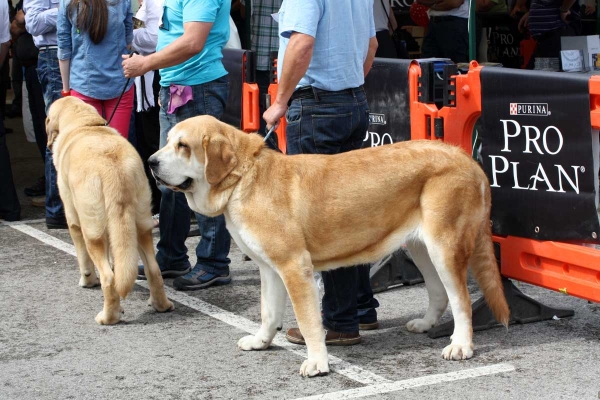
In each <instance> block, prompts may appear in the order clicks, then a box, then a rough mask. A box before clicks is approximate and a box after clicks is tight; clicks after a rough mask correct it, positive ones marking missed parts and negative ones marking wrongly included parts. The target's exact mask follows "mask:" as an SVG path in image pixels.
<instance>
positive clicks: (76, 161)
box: [46, 97, 173, 325]
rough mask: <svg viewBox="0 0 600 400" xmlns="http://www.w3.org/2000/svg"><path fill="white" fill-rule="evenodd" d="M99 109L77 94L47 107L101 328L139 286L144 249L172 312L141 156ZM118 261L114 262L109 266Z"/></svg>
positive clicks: (154, 288)
mask: <svg viewBox="0 0 600 400" xmlns="http://www.w3.org/2000/svg"><path fill="white" fill-rule="evenodd" d="M105 122H106V121H105V120H104V119H103V118H102V117H101V116H100V115H98V113H97V112H96V110H95V109H94V107H92V106H91V105H89V104H86V103H84V102H83V101H82V100H79V99H77V98H75V97H66V98H63V99H60V100H57V101H55V102H54V103H53V104H52V106H51V107H50V110H49V112H48V118H47V119H46V132H47V133H48V148H49V149H51V150H52V153H53V155H54V166H55V167H56V171H57V181H58V182H57V183H58V189H59V192H60V197H61V199H62V201H63V204H64V207H65V214H66V217H67V224H68V226H69V232H70V233H71V238H72V239H73V242H74V244H75V248H76V250H77V260H78V262H79V270H80V272H81V279H80V281H79V285H80V286H82V287H93V286H97V285H98V277H97V276H96V272H95V270H94V265H96V267H97V268H98V272H99V273H100V283H101V285H102V292H103V294H104V309H103V310H102V311H101V312H100V313H99V314H98V315H97V316H96V322H97V323H99V324H101V325H110V324H116V323H117V322H119V320H120V318H121V313H122V312H123V310H122V308H121V306H120V298H121V297H122V298H125V297H126V296H127V294H128V293H129V292H130V291H131V289H132V288H133V285H134V283H135V279H136V276H137V271H138V254H139V256H141V258H142V261H143V263H144V271H145V274H146V276H147V277H148V285H149V286H150V300H149V304H151V305H152V306H153V307H154V309H155V310H156V311H159V312H164V311H169V310H172V309H173V303H172V302H171V301H169V299H167V296H166V294H165V290H164V286H163V279H162V277H161V275H160V269H159V267H158V264H157V262H156V258H155V255H154V247H153V243H152V227H153V222H152V215H151V207H150V206H151V204H150V203H151V194H150V186H149V185H148V180H147V178H146V175H145V173H144V167H143V164H142V160H141V159H140V156H139V155H138V154H137V152H136V150H135V149H134V148H133V146H131V144H130V143H129V142H128V141H127V139H125V138H123V137H121V135H119V134H118V132H117V131H116V130H114V129H112V128H110V127H107V126H104V124H105ZM111 260H112V266H111Z"/></svg>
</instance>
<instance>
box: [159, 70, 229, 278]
mask: <svg viewBox="0 0 600 400" xmlns="http://www.w3.org/2000/svg"><path fill="white" fill-rule="evenodd" d="M192 90H193V96H194V99H193V100H191V101H190V102H188V103H187V104H185V105H183V106H181V107H179V108H178V109H177V110H176V111H175V113H173V114H167V108H168V106H169V96H170V94H169V88H168V87H162V88H161V89H160V104H161V107H160V114H159V118H160V147H161V148H162V147H164V146H165V144H166V143H167V134H168V133H169V131H170V130H171V128H173V126H175V125H176V124H177V123H178V122H181V121H183V120H186V119H188V118H191V117H195V116H198V115H205V114H208V115H212V116H214V117H216V118H221V116H222V115H223V110H224V109H225V102H226V100H227V92H228V90H229V83H228V80H227V77H223V78H219V79H215V80H214V81H212V82H208V83H205V84H201V85H195V86H192ZM160 190H161V192H162V200H161V202H160V218H159V227H160V240H159V242H158V245H157V248H158V252H157V254H156V260H157V261H158V264H159V265H160V266H161V268H163V269H164V268H168V269H185V268H187V267H189V266H190V262H189V259H188V255H187V247H186V246H185V239H186V238H187V235H188V233H189V230H190V215H191V214H190V213H191V211H190V208H189V207H188V204H187V200H186V198H185V195H184V194H183V193H177V192H173V191H172V190H170V189H167V188H166V187H164V186H162V185H160ZM196 220H197V221H198V228H200V235H201V239H200V243H198V246H197V247H196V257H197V261H196V263H197V265H199V266H200V268H201V269H203V270H205V271H207V272H210V273H213V274H218V275H223V274H227V273H229V262H230V260H229V258H228V256H229V246H230V244H231V237H230V236H229V232H228V231H227V228H226V227H225V217H224V216H223V215H219V216H218V217H215V218H209V217H206V216H204V215H200V214H196Z"/></svg>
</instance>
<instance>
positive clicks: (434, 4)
mask: <svg viewBox="0 0 600 400" xmlns="http://www.w3.org/2000/svg"><path fill="white" fill-rule="evenodd" d="M417 3H419V4H421V5H424V6H427V7H429V9H431V10H433V11H450V10H454V9H455V8H458V7H460V6H461V5H462V4H463V3H464V0H417Z"/></svg>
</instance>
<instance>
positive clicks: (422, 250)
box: [406, 239, 448, 333]
mask: <svg viewBox="0 0 600 400" xmlns="http://www.w3.org/2000/svg"><path fill="white" fill-rule="evenodd" d="M406 246H407V248H408V251H409V252H410V255H411V257H412V259H413V261H414V262H415V264H416V266H417V268H418V269H419V271H421V274H422V275H423V279H425V286H426V288H427V294H428V295H429V306H428V307H427V312H425V316H424V317H423V318H420V319H413V320H411V321H408V323H407V324H406V329H408V330H409V331H410V332H414V333H423V332H427V331H428V330H429V329H431V327H433V326H434V325H435V324H437V322H438V321H439V319H440V317H441V316H442V314H444V311H446V308H447V307H448V295H447V294H446V289H444V285H443V283H442V281H441V280H440V276H439V275H438V273H437V271H436V270H435V266H434V265H433V263H432V262H431V258H430V257H429V253H428V252H427V248H426V247H425V245H424V244H423V242H421V241H420V240H418V239H417V240H410V241H408V242H407V243H406Z"/></svg>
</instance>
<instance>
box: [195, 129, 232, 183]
mask: <svg viewBox="0 0 600 400" xmlns="http://www.w3.org/2000/svg"><path fill="white" fill-rule="evenodd" d="M202 147H204V157H205V165H204V173H205V174H206V180H207V181H208V183H209V184H210V185H216V184H218V183H219V182H221V181H222V180H223V179H225V177H226V176H227V175H229V174H230V173H231V171H233V169H234V168H235V167H236V165H237V158H236V156H235V153H234V151H233V146H232V145H231V143H230V142H229V140H228V139H227V138H226V137H225V136H224V135H221V134H212V135H205V136H204V138H203V139H202Z"/></svg>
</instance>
